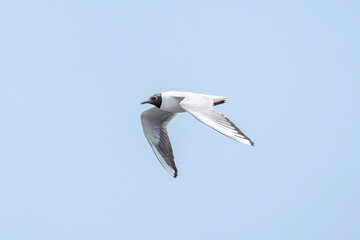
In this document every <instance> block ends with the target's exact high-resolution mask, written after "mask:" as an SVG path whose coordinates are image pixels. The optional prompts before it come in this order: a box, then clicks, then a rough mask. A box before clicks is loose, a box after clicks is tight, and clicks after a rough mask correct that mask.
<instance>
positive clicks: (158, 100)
mask: <svg viewBox="0 0 360 240" xmlns="http://www.w3.org/2000/svg"><path fill="white" fill-rule="evenodd" d="M145 103H150V104H152V105H154V106H156V107H158V108H160V106H161V103H162V99H161V93H157V94H155V95H153V96H151V97H150V98H149V99H148V100H146V101H144V102H142V103H141V104H145Z"/></svg>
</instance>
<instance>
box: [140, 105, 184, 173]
mask: <svg viewBox="0 0 360 240" xmlns="http://www.w3.org/2000/svg"><path fill="white" fill-rule="evenodd" d="M175 115H176V114H175V113H170V112H165V111H163V110H160V109H159V108H157V107H154V108H150V109H149V110H146V111H144V112H143V113H142V114H141V123H142V126H143V130H144V134H145V137H146V139H147V140H148V142H149V144H150V146H151V148H152V149H153V151H154V153H155V155H156V157H157V158H158V159H159V161H160V163H161V165H162V166H163V167H164V168H165V169H166V170H167V171H168V172H169V173H170V174H171V175H172V176H173V177H174V178H176V177H177V168H176V165H175V161H174V154H173V150H172V147H171V143H170V139H169V136H168V133H167V125H168V123H169V122H170V121H171V119H173V118H174V117H175Z"/></svg>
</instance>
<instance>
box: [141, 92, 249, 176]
mask: <svg viewBox="0 0 360 240" xmlns="http://www.w3.org/2000/svg"><path fill="white" fill-rule="evenodd" d="M227 98H229V97H219V96H212V95H205V94H198V93H191V92H177V91H170V92H162V93H157V94H155V95H153V96H151V97H150V98H149V99H148V100H146V101H144V102H142V103H141V104H146V103H149V104H152V105H154V106H155V107H153V108H150V109H148V110H146V111H144V112H142V114H141V123H142V127H143V130H144V134H145V137H146V139H147V140H148V142H149V144H150V146H151V148H152V150H153V151H154V153H155V155H156V157H157V158H158V159H159V161H160V163H161V165H162V166H163V167H164V168H165V169H166V170H167V171H168V172H169V173H170V174H171V175H172V176H173V177H174V178H176V177H177V176H178V170H177V168H176V165H175V161H174V154H173V149H172V147H171V143H170V139H169V136H168V133H167V125H168V124H169V122H170V121H171V120H172V119H173V118H174V117H175V115H176V114H177V113H182V112H188V113H190V114H191V115H193V116H194V117H195V118H196V119H197V120H199V121H200V122H202V123H204V124H206V125H208V126H209V127H212V128H213V129H215V130H216V131H218V132H220V133H222V134H224V135H225V136H227V137H229V138H232V139H234V140H236V141H239V142H242V143H245V144H248V145H251V146H254V143H253V142H252V141H251V140H250V138H248V137H247V136H246V135H245V134H244V133H243V132H242V131H240V129H239V128H238V127H237V126H236V125H235V124H234V123H233V122H232V121H230V120H229V119H228V118H227V117H225V116H224V115H222V114H221V113H220V112H218V111H216V110H215V109H214V108H213V106H216V105H219V104H223V103H225V99H227Z"/></svg>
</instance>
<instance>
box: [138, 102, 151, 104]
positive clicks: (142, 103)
mask: <svg viewBox="0 0 360 240" xmlns="http://www.w3.org/2000/svg"><path fill="white" fill-rule="evenodd" d="M145 103H149V101H143V102H142V103H140V104H145Z"/></svg>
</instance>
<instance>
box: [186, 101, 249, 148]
mask: <svg viewBox="0 0 360 240" xmlns="http://www.w3.org/2000/svg"><path fill="white" fill-rule="evenodd" d="M180 106H181V107H182V108H183V109H184V110H185V111H187V112H188V113H190V114H191V115H193V116H194V117H195V118H196V119H197V120H199V121H200V122H202V123H204V124H206V125H208V126H210V127H212V128H213V129H215V130H216V131H218V132H220V133H222V134H224V135H225V136H228V137H229V138H232V139H234V140H236V141H239V142H242V143H245V144H248V145H252V146H254V143H253V142H252V141H251V140H250V138H248V137H247V136H246V135H245V134H244V133H243V132H242V131H241V130H240V129H239V128H238V127H237V126H236V125H235V124H234V123H233V122H232V121H230V120H229V119H228V118H227V117H225V116H224V115H222V114H221V113H219V112H218V111H216V110H214V109H213V100H212V99H211V98H209V97H207V96H202V95H191V96H186V97H185V98H184V100H182V101H181V102H180Z"/></svg>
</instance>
